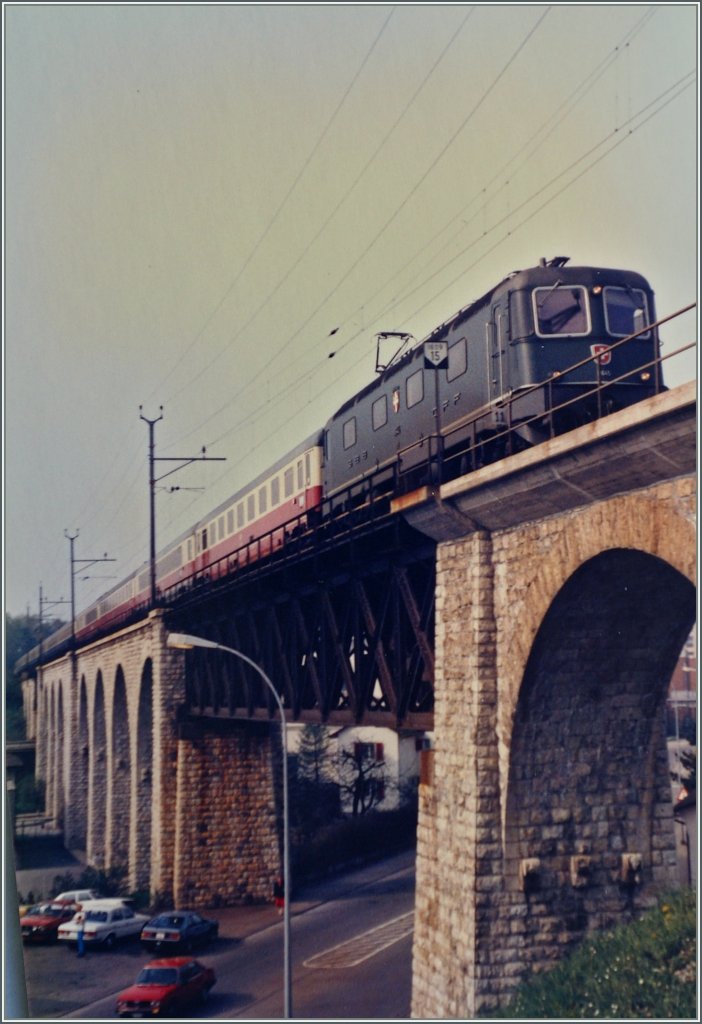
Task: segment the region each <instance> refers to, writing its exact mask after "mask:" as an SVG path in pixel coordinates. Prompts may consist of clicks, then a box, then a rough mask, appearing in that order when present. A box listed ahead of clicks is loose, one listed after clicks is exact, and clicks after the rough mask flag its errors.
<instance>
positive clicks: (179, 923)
mask: <svg viewBox="0 0 702 1024" xmlns="http://www.w3.org/2000/svg"><path fill="white" fill-rule="evenodd" d="M151 924H152V926H153V927H154V928H182V927H183V925H184V924H185V918H184V917H181V916H180V915H178V914H161V915H160V916H159V917H157V918H155V919H154V920H153V921H152V922H151Z"/></svg>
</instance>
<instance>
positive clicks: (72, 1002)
mask: <svg viewBox="0 0 702 1024" xmlns="http://www.w3.org/2000/svg"><path fill="white" fill-rule="evenodd" d="M413 909H414V853H413V852H408V853H404V854H400V855H398V856H395V857H393V858H390V859H388V860H385V861H383V862H379V863H378V864H375V865H372V866H370V867H366V868H363V869H360V870H358V871H354V872H351V873H349V874H346V875H344V876H340V877H337V878H334V879H330V880H328V881H326V882H324V883H320V884H317V885H315V886H310V887H308V888H306V889H305V890H303V891H301V892H300V893H299V895H297V894H296V898H295V899H294V900H293V903H292V908H291V910H292V913H291V936H292V942H291V950H292V1006H293V1017H295V1018H304V1019H324V1020H330V1019H356V1020H358V1019H364V1018H365V1019H379V1018H385V1019H388V1018H389V1019H404V1018H408V1017H409V1011H410V996H411V959H412V921H413ZM203 913H204V914H205V915H206V916H212V917H216V918H217V919H218V920H219V921H220V938H219V940H218V941H217V942H216V943H215V944H213V945H211V946H209V947H207V948H205V949H203V950H202V951H201V952H200V953H199V954H198V956H199V958H200V959H201V960H203V962H205V963H207V964H210V965H211V966H212V967H214V969H215V972H216V974H217V979H218V980H217V984H216V986H215V988H214V989H213V991H212V994H211V996H210V999H209V1001H208V1003H207V1004H206V1005H205V1006H204V1007H202V1008H200V1007H198V1008H197V1009H196V1010H193V1011H188V1012H189V1013H192V1017H188V1018H187V1019H193V1020H194V1019H201V1018H210V1019H212V1018H220V1019H233V1018H242V1019H247V1020H258V1019H268V1020H278V1019H281V1018H282V1016H283V924H282V919H281V918H280V917H278V916H277V914H276V911H275V909H274V908H273V907H271V906H259V907H248V908H226V909H217V910H213V911H209V912H208V911H203ZM151 958H152V957H151V955H150V954H149V953H148V952H146V951H145V950H143V949H142V948H141V946H140V944H139V943H138V941H130V942H127V943H125V944H123V945H121V946H119V947H118V948H117V949H116V950H114V951H110V952H107V951H105V952H103V951H92V952H90V953H89V954H88V955H87V956H86V957H85V958H84V959H79V958H78V957H77V956H76V955H75V951H74V949H73V947H70V948H68V949H67V948H66V947H65V946H64V945H63V944H61V945H60V946H58V945H52V946H34V947H25V948H24V963H25V976H26V981H27V994H28V1003H29V1014H30V1017H32V1018H34V1019H36V1018H58V1017H70V1018H83V1019H91V1020H101V1019H110V1018H114V1006H115V996H116V994H117V993H118V992H119V991H120V990H121V989H122V988H125V987H126V986H128V985H129V984H131V983H132V982H133V980H134V978H135V977H136V975H137V974H138V972H139V970H140V968H141V967H142V966H143V965H144V963H146V962H147V961H148V960H149V959H151Z"/></svg>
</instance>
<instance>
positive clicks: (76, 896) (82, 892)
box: [54, 889, 105, 903]
mask: <svg viewBox="0 0 702 1024" xmlns="http://www.w3.org/2000/svg"><path fill="white" fill-rule="evenodd" d="M104 898H105V897H103V895H102V894H101V893H99V892H98V891H97V890H96V889H69V890H68V892H60V893H59V894H58V896H54V903H58V902H59V901H60V900H68V901H70V902H71V903H85V901H86V900H101V899H104Z"/></svg>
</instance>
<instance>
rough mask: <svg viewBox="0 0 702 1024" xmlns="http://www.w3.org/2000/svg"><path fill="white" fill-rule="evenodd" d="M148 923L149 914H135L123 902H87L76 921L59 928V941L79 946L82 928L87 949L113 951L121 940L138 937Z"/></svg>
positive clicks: (82, 906)
mask: <svg viewBox="0 0 702 1024" xmlns="http://www.w3.org/2000/svg"><path fill="white" fill-rule="evenodd" d="M81 918H82V919H81ZM148 920H149V918H148V917H147V916H146V914H137V913H135V912H134V911H133V910H132V908H131V907H129V906H127V905H126V903H124V902H123V901H122V900H120V899H112V900H106V899H103V900H86V902H85V903H83V904H82V905H81V910H79V911H78V913H77V914H76V915H75V917H73V919H72V920H71V921H69V922H68V923H67V924H64V925H61V926H60V928H59V932H58V937H59V941H60V942H76V943H77V942H78V932H79V931H80V929H81V927H82V928H83V941H84V942H85V945H86V946H102V947H104V948H105V949H111V948H112V947H113V946H114V944H115V942H118V941H119V940H120V939H126V938H128V937H130V936H132V935H139V934H140V932H141V929H142V928H143V927H144V925H145V924H146V923H147V921H148Z"/></svg>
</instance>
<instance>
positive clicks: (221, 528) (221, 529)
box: [219, 516, 224, 540]
mask: <svg viewBox="0 0 702 1024" xmlns="http://www.w3.org/2000/svg"><path fill="white" fill-rule="evenodd" d="M219 539H220V540H224V516H220V517H219Z"/></svg>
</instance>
